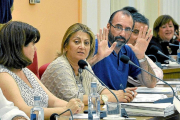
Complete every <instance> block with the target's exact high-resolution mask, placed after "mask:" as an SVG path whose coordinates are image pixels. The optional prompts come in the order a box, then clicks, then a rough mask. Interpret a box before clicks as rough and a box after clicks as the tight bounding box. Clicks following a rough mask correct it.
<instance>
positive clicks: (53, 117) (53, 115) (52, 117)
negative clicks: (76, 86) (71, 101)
mask: <svg viewBox="0 0 180 120" xmlns="http://www.w3.org/2000/svg"><path fill="white" fill-rule="evenodd" d="M67 111H70V113H71V117H72V120H74V119H73V114H72V111H71V109H67V110H65V111H64V112H62V113H60V114H59V115H58V114H57V113H54V114H52V115H51V116H50V120H56V116H61V115H62V114H64V113H65V112H67Z"/></svg>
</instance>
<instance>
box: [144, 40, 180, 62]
mask: <svg viewBox="0 0 180 120" xmlns="http://www.w3.org/2000/svg"><path fill="white" fill-rule="evenodd" d="M160 41H161V40H158V39H157V38H155V37H152V39H151V42H150V43H149V46H148V48H147V50H146V55H154V56H155V57H156V58H157V61H158V62H160V63H161V64H164V63H166V62H164V61H165V60H168V58H166V57H164V56H161V55H159V54H157V53H154V51H152V49H151V47H152V46H156V47H157V48H158V50H159V51H161V52H162V53H164V54H165V55H167V56H169V55H177V50H178V48H179V47H178V46H170V45H169V43H172V44H176V45H179V42H178V41H177V40H173V39H172V40H170V42H163V41H162V42H160ZM168 48H170V49H169V50H170V51H171V52H169V51H168ZM149 57H150V58H151V59H152V60H153V61H154V62H156V60H155V58H154V57H152V56H149Z"/></svg>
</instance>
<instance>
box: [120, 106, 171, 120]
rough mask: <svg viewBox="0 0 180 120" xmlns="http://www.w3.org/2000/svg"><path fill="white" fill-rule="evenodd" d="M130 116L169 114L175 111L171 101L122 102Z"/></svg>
mask: <svg viewBox="0 0 180 120" xmlns="http://www.w3.org/2000/svg"><path fill="white" fill-rule="evenodd" d="M121 108H125V110H126V112H127V114H128V115H130V116H164V117H165V116H169V115H171V114H173V113H174V105H173V104H171V103H156V104H153V103H121Z"/></svg>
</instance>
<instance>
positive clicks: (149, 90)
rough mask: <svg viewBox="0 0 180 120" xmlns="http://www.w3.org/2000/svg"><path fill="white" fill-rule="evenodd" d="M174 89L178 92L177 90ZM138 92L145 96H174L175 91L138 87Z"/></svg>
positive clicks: (167, 88)
mask: <svg viewBox="0 0 180 120" xmlns="http://www.w3.org/2000/svg"><path fill="white" fill-rule="evenodd" d="M173 89H174V90H176V88H173ZM136 92H137V93H143V94H173V91H172V89H171V88H170V87H154V88H147V87H138V88H137V90H136Z"/></svg>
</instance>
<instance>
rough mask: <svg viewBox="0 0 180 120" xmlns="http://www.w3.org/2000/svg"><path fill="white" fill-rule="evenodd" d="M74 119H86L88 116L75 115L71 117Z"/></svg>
mask: <svg viewBox="0 0 180 120" xmlns="http://www.w3.org/2000/svg"><path fill="white" fill-rule="evenodd" d="M73 118H74V119H88V114H75V115H73Z"/></svg>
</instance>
